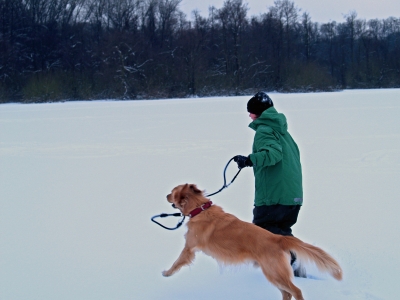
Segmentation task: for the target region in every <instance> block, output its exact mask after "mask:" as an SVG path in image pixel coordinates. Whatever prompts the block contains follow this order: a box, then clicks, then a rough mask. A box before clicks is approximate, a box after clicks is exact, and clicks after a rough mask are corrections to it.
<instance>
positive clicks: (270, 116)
mask: <svg viewBox="0 0 400 300" xmlns="http://www.w3.org/2000/svg"><path fill="white" fill-rule="evenodd" d="M261 125H265V126H269V127H271V128H272V129H273V130H275V131H277V132H279V133H280V134H285V133H286V132H287V130H288V125H287V122H286V117H285V115H284V114H281V113H278V112H277V111H276V109H275V107H270V108H268V109H267V110H265V111H264V112H263V113H262V114H261V116H259V117H258V118H257V119H255V120H254V121H253V122H251V123H250V124H249V127H250V128H251V129H253V130H257V128H258V126H261Z"/></svg>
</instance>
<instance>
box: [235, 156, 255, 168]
mask: <svg viewBox="0 0 400 300" xmlns="http://www.w3.org/2000/svg"><path fill="white" fill-rule="evenodd" d="M233 160H234V161H235V162H236V163H237V165H238V168H239V169H242V168H245V167H252V166H253V163H252V162H251V160H250V157H248V156H243V155H236V156H235V157H234V158H233Z"/></svg>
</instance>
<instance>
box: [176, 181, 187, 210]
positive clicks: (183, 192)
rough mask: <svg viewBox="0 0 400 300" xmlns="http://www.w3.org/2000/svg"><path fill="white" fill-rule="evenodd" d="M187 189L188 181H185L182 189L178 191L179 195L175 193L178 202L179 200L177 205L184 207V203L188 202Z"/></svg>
mask: <svg viewBox="0 0 400 300" xmlns="http://www.w3.org/2000/svg"><path fill="white" fill-rule="evenodd" d="M188 189H189V184H188V183H186V184H185V185H184V186H183V187H182V189H181V191H180V193H179V195H177V196H178V202H179V205H180V206H181V207H184V206H185V204H186V203H187V202H188V199H189V198H188V193H187V190H188Z"/></svg>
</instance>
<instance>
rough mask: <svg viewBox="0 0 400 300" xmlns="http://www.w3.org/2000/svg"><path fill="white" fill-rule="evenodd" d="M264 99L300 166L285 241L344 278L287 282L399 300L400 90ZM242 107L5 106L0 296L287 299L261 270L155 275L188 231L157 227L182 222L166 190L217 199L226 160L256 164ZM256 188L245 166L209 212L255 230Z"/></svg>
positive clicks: (200, 258)
mask: <svg viewBox="0 0 400 300" xmlns="http://www.w3.org/2000/svg"><path fill="white" fill-rule="evenodd" d="M271 98H272V99H273V101H274V103H275V107H276V108H277V109H278V111H280V112H283V113H285V114H286V116H287V118H288V123H289V131H290V132H291V134H292V136H293V137H294V138H295V139H296V141H297V143H298V145H299V147H300V151H301V155H302V165H303V172H304V194H305V195H304V198H305V201H304V206H303V208H302V210H301V212H300V216H299V221H298V223H297V224H296V225H295V226H294V228H293V230H294V234H295V235H296V236H297V237H299V238H301V239H303V240H304V241H306V242H309V243H312V244H315V245H317V246H320V247H322V248H323V249H325V250H326V251H328V252H329V253H330V254H332V255H333V256H334V257H335V258H336V259H337V260H338V261H339V262H340V264H341V265H342V267H343V270H344V280H343V281H342V282H337V281H335V280H333V279H332V278H330V277H326V276H323V275H322V274H319V273H318V272H317V271H316V270H315V268H313V267H312V266H308V270H309V273H310V274H311V275H313V276H314V277H315V278H317V279H299V278H295V284H296V285H297V286H298V287H299V288H300V289H302V291H303V295H304V296H305V298H306V299H325V300H330V299H331V300H333V299H334V300H338V299H397V298H398V293H399V292H400V287H399V284H398V278H399V276H400V258H399V257H400V240H399V227H400V217H399V214H400V204H399V202H400V201H399V195H400V181H399V179H400V117H399V116H400V90H399V89H389V90H355V91H343V92H337V93H315V94H278V93H272V94H271ZM248 99H249V97H221V98H203V99H173V100H156V101H127V102H112V101H97V102H67V103H56V104H32V105H17V104H6V105H1V106H0V299H5V300H17V299H23V300H25V299H28V300H34V299H41V300H43V299H74V300H77V299H82V300H90V299H95V300H99V299H100V300H102V299H157V300H158V299H280V297H281V296H280V292H279V291H278V290H277V289H276V288H275V287H274V286H272V285H271V284H270V283H268V282H267V280H266V279H265V278H264V276H263V275H262V273H261V271H260V269H253V268H252V267H251V266H239V267H221V266H219V265H218V264H217V263H216V262H215V261H214V260H213V259H212V258H210V257H208V256H206V255H204V254H201V253H199V254H198V255H197V258H196V260H195V263H194V264H193V265H192V266H191V267H186V268H183V269H182V270H181V271H180V272H179V273H177V274H176V275H174V276H173V277H170V278H164V277H162V276H161V271H163V270H164V269H166V268H169V267H170V265H171V264H172V263H173V261H174V260H175V259H176V258H177V256H178V254H179V253H180V250H181V249H182V247H183V244H184V238H183V235H184V232H185V227H184V226H183V227H181V228H180V229H178V230H176V231H167V230H164V229H162V228H161V227H159V226H157V225H156V224H154V223H152V222H151V221H150V217H151V216H153V215H155V214H159V213H161V212H167V213H169V212H171V213H172V212H175V211H174V210H173V209H172V208H171V207H170V205H169V204H168V203H167V202H166V199H165V195H166V194H167V193H169V191H170V190H171V189H172V188H173V187H174V186H176V185H178V184H181V183H186V182H189V183H196V184H197V185H198V186H199V187H200V188H202V189H205V190H206V191H207V192H214V191H216V190H218V189H219V188H220V187H221V186H222V171H223V168H224V167H225V164H226V163H227V161H228V160H229V159H230V158H231V157H232V156H234V155H236V154H243V155H246V154H249V153H250V151H251V143H252V138H253V134H254V132H253V131H252V130H251V129H249V128H248V127H247V125H248V124H249V122H250V118H249V117H248V115H247V112H246V103H247V100H248ZM228 171H229V172H228V173H229V174H228V177H229V176H232V175H233V174H234V173H235V172H236V167H235V166H234V165H232V166H231V167H230V168H229V170H228ZM253 180H254V179H253V175H252V171H251V169H250V168H247V169H244V170H243V171H242V172H241V173H240V175H239V177H238V178H237V179H236V181H235V182H234V183H233V184H232V185H231V186H230V187H229V188H228V189H226V190H224V191H223V192H222V193H220V194H218V195H216V196H214V197H212V200H213V202H215V203H216V204H218V205H220V206H222V207H223V208H224V209H225V211H227V212H230V213H233V214H235V215H237V216H238V217H240V218H241V219H243V220H246V221H251V217H252V202H253V198H252V196H253ZM162 221H165V222H166V223H170V224H172V223H176V222H177V221H178V219H175V218H174V219H173V220H162Z"/></svg>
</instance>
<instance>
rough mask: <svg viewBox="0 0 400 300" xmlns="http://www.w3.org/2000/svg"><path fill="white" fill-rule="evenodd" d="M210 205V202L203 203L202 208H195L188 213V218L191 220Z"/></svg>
mask: <svg viewBox="0 0 400 300" xmlns="http://www.w3.org/2000/svg"><path fill="white" fill-rule="evenodd" d="M211 205H212V202H211V201H208V202H207V203H204V204H203V205H202V206H200V207H197V208H195V209H193V210H192V211H191V212H190V213H189V217H190V218H193V217H194V216H196V215H198V214H199V213H201V212H202V211H203V210H206V209H207V208H210V207H211Z"/></svg>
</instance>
